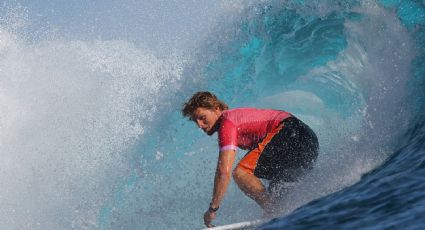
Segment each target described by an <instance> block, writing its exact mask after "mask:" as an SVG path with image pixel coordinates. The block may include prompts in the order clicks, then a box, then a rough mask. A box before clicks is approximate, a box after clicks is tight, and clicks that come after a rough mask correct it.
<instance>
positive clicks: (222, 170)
mask: <svg viewBox="0 0 425 230" xmlns="http://www.w3.org/2000/svg"><path fill="white" fill-rule="evenodd" d="M235 158H236V152H235V150H225V151H221V152H220V155H219V157H218V162H217V169H216V171H215V178H214V191H213V196H212V200H211V204H210V208H209V209H208V210H207V211H206V212H205V214H204V223H205V225H206V226H207V227H209V228H210V227H213V226H214V225H212V224H211V221H212V220H213V219H214V218H215V211H216V210H214V209H217V208H218V207H219V206H220V202H221V201H222V200H223V198H224V194H225V193H226V190H227V186H228V185H229V182H230V177H231V176H232V166H233V162H235ZM211 208H212V209H211Z"/></svg>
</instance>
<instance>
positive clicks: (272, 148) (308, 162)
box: [237, 117, 319, 182]
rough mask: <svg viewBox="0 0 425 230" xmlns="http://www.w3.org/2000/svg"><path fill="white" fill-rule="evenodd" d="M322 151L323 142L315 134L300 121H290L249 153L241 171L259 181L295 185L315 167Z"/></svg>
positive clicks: (273, 131)
mask: <svg viewBox="0 0 425 230" xmlns="http://www.w3.org/2000/svg"><path fill="white" fill-rule="evenodd" d="M318 150H319V142H318V140H317V137H316V134H315V133H314V132H313V130H311V128H310V127H308V126H307V125H306V124H304V123H303V122H302V121H300V120H299V119H297V118H295V117H289V118H286V119H285V120H283V121H282V122H281V123H280V125H279V126H278V127H276V128H275V129H273V130H272V131H271V132H269V133H268V134H267V135H266V137H264V138H263V140H262V141H261V142H260V143H258V145H257V147H256V148H254V149H252V150H251V151H249V152H248V153H247V154H246V155H245V156H244V157H243V158H242V159H241V161H240V162H239V163H238V165H237V167H239V168H240V169H242V170H244V171H245V172H247V173H250V174H254V175H255V176H257V177H259V178H263V179H267V180H279V181H284V182H295V181H297V180H298V179H299V177H300V176H301V175H300V172H305V171H307V170H309V169H311V168H312V167H313V165H314V163H315V161H316V159H317V156H318Z"/></svg>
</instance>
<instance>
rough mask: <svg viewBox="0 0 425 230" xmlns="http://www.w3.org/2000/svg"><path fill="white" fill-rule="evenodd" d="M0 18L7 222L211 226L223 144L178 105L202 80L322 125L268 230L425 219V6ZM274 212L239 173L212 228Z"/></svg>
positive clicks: (6, 8)
mask: <svg viewBox="0 0 425 230" xmlns="http://www.w3.org/2000/svg"><path fill="white" fill-rule="evenodd" d="M0 12H1V15H0V19H1V20H0V107H1V108H2V109H0V130H1V131H3V130H7V132H6V131H3V132H0V153H1V157H2V161H0V171H1V172H2V175H1V176H0V185H1V186H2V188H6V189H3V191H2V192H0V204H2V207H3V208H2V209H0V229H200V228H202V227H203V220H202V215H203V213H204V211H205V210H206V209H207V207H208V203H209V201H210V198H211V193H212V183H213V177H214V169H215V165H216V160H217V143H216V137H215V136H213V137H208V136H206V135H205V134H204V133H203V132H202V131H200V130H198V129H197V128H196V126H195V125H194V124H193V123H192V122H190V121H187V120H186V119H184V118H182V116H181V114H180V109H181V105H182V104H183V103H184V102H185V100H187V98H188V97H190V96H191V95H192V94H193V93H194V92H196V91H200V90H210V91H212V92H214V93H215V94H217V95H218V96H219V97H220V98H221V99H223V100H224V101H226V102H227V103H228V104H229V106H230V107H242V106H254V107H263V108H277V109H283V110H287V111H290V112H292V113H293V114H295V115H296V116H297V117H299V118H301V119H302V120H303V121H305V122H306V123H307V124H309V125H310V126H311V127H312V128H313V129H314V130H315V132H316V133H317V135H318V138H319V142H320V146H321V150H320V154H319V158H318V162H317V164H316V167H315V169H314V170H313V171H312V173H310V174H309V175H308V176H307V177H306V178H305V179H304V180H303V181H301V182H299V183H297V184H295V185H290V189H289V192H288V194H287V195H286V199H284V200H283V201H282V203H281V210H280V214H279V215H278V216H277V217H276V219H274V220H272V221H271V222H269V223H266V224H264V225H263V226H261V227H259V228H260V229H281V228H284V229H298V228H299V229H316V228H317V229H322V228H323V229H325V228H326V229H334V228H336V229H339V228H343V229H363V228H366V229H367V228H371V229H372V228H373V229H383V228H384V229H385V228H391V229H422V228H424V227H425V224H424V223H425V221H424V220H423V219H424V218H423V216H425V208H424V207H425V204H424V203H425V185H424V184H425V183H424V182H425V181H424V180H425V179H423V178H424V177H423V175H424V173H425V172H424V171H425V163H424V162H425V158H424V152H425V146H424V143H425V121H424V119H423V112H424V111H425V66H424V65H423V63H425V4H424V1H419V0H416V1H413V0H410V1H408V0H379V1H372V0H370V1H368V0H364V1H355V0H351V1H338V0H332V1H327V0H324V1H313V0H311V1H310V0H289V1H255V0H250V1H217V2H214V3H213V2H211V1H203V2H202V3H197V2H188V1H169V2H166V1H164V2H162V1H161V2H160V3H158V2H157V1H143V2H139V3H135V2H134V1H122V2H120V3H116V2H115V1H99V2H96V1H93V2H92V3H90V4H87V3H84V2H83V1H76V2H72V3H71V2H69V3H67V4H66V5H63V4H62V3H61V1H52V2H51V3H49V4H47V3H46V4H45V5H42V4H41V5H40V2H38V1H6V2H5V3H4V4H3V5H1V6H0ZM243 155H244V151H239V153H238V158H241V157H242V156H243ZM261 216H262V211H261V210H260V208H259V207H258V206H257V205H256V204H255V203H254V202H253V201H252V200H250V199H249V198H247V197H245V196H244V195H243V194H242V192H240V191H239V189H238V188H237V187H236V185H235V184H234V183H231V185H230V187H229V189H228V192H227V194H226V198H225V200H224V201H223V202H222V204H221V207H220V211H219V212H218V216H217V219H216V220H215V222H214V223H215V224H216V225H223V224H229V223H235V222H241V221H247V220H253V219H258V218H261Z"/></svg>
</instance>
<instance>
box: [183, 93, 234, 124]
mask: <svg viewBox="0 0 425 230" xmlns="http://www.w3.org/2000/svg"><path fill="white" fill-rule="evenodd" d="M200 107H202V108H206V109H211V110H212V109H215V108H217V107H218V108H219V109H220V110H226V109H228V108H229V106H227V105H226V104H225V103H224V102H222V101H220V100H219V99H218V98H217V97H216V96H215V95H214V94H212V93H210V92H197V93H195V94H193V96H192V97H191V98H190V99H189V101H187V102H186V103H184V105H183V109H182V114H183V116H184V117H189V118H190V117H191V116H192V114H193V112H195V110H196V109H198V108H200Z"/></svg>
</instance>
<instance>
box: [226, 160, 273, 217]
mask: <svg viewBox="0 0 425 230" xmlns="http://www.w3.org/2000/svg"><path fill="white" fill-rule="evenodd" d="M233 179H234V180H235V182H236V184H237V185H238V187H239V188H240V189H241V190H242V191H243V192H244V193H245V194H246V195H247V196H248V197H250V198H251V199H253V200H254V201H255V202H257V204H258V205H260V207H261V208H263V209H264V210H265V211H266V212H268V211H270V210H269V209H270V196H269V194H268V192H267V190H266V188H265V187H264V185H263V183H262V182H261V180H260V179H259V178H258V177H256V176H255V175H253V174H250V173H248V172H246V171H244V170H243V169H241V168H239V167H236V168H235V170H233Z"/></svg>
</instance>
